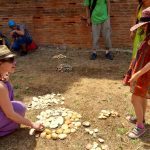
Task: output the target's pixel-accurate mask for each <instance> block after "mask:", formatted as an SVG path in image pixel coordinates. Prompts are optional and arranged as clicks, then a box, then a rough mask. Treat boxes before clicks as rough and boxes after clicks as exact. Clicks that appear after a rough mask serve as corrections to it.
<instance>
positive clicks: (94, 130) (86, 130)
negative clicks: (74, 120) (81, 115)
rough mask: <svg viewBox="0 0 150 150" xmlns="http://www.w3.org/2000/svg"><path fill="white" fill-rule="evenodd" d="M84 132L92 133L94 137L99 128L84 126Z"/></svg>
mask: <svg viewBox="0 0 150 150" xmlns="http://www.w3.org/2000/svg"><path fill="white" fill-rule="evenodd" d="M85 132H86V133H88V134H90V135H92V136H93V137H94V138H96V137H97V134H98V132H99V130H98V129H97V128H95V129H89V128H85Z"/></svg>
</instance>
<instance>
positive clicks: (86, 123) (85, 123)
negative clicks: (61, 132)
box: [82, 121, 91, 127]
mask: <svg viewBox="0 0 150 150" xmlns="http://www.w3.org/2000/svg"><path fill="white" fill-rule="evenodd" d="M82 125H83V126H84V127H90V126H91V124H90V122H88V121H85V122H83V123H82Z"/></svg>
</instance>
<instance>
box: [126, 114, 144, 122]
mask: <svg viewBox="0 0 150 150" xmlns="http://www.w3.org/2000/svg"><path fill="white" fill-rule="evenodd" d="M126 119H127V120H128V121H129V122H130V123H133V124H136V122H137V118H136V117H135V116H131V115H129V116H127V117H126ZM143 123H145V119H144V120H143Z"/></svg>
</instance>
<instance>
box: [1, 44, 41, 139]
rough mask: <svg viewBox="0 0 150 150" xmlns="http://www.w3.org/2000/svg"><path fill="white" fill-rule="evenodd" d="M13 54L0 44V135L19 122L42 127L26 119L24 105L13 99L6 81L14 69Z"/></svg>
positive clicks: (11, 90) (3, 134)
mask: <svg viewBox="0 0 150 150" xmlns="http://www.w3.org/2000/svg"><path fill="white" fill-rule="evenodd" d="M14 57H15V55H14V54H13V53H12V52H11V51H10V50H9V49H8V48H7V46H5V45H0V137H2V136H5V135H8V134H10V133H12V132H14V131H15V130H16V129H18V128H19V127H20V124H23V125H26V126H29V127H32V128H35V129H41V128H43V125H42V124H39V123H34V122H32V121H30V120H28V119H26V118H25V117H24V116H25V112H26V108H25V105H24V104H23V103H22V102H20V101H15V100H14V95H13V88H12V86H11V84H10V82H9V81H8V76H7V75H8V73H13V72H14V70H15V67H16V65H15V60H14Z"/></svg>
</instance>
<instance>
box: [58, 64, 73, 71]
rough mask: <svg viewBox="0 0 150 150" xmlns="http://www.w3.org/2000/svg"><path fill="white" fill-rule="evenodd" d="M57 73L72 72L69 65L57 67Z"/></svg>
mask: <svg viewBox="0 0 150 150" xmlns="http://www.w3.org/2000/svg"><path fill="white" fill-rule="evenodd" d="M57 71H60V72H70V71H72V66H71V65H69V64H60V65H58V66H57Z"/></svg>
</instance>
